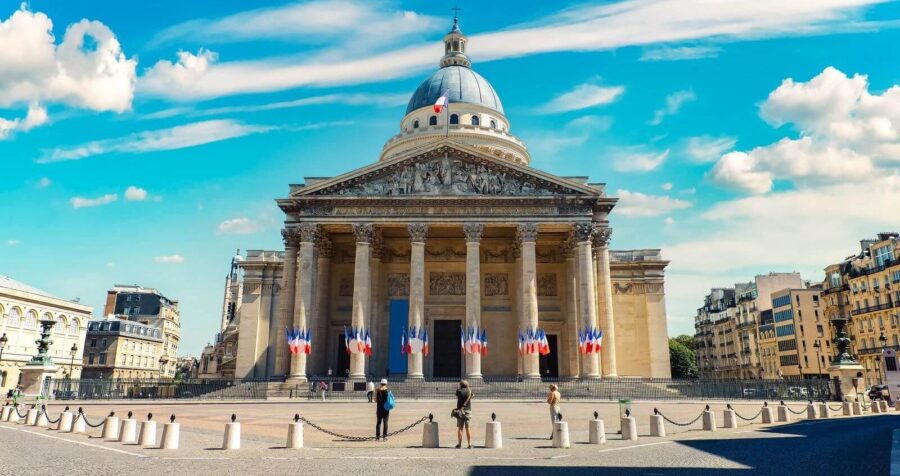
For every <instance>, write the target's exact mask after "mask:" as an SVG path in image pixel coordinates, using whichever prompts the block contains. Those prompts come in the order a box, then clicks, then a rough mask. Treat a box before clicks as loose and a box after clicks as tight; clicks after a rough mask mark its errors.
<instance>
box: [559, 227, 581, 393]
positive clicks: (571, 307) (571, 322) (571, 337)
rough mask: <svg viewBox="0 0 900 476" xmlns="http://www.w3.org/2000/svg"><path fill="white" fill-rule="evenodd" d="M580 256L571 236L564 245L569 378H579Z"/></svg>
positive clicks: (567, 373) (566, 352)
mask: <svg viewBox="0 0 900 476" xmlns="http://www.w3.org/2000/svg"><path fill="white" fill-rule="evenodd" d="M577 254H578V252H577V249H576V245H575V237H574V235H572V234H570V235H569V237H568V239H567V240H566V242H565V243H564V244H563V256H565V258H566V286H565V288H566V315H565V320H566V347H565V348H566V350H565V357H566V362H567V363H568V367H567V369H568V371H567V372H566V376H567V377H578V375H579V372H580V370H579V365H578V356H579V351H578V331H579V329H580V326H579V324H578V322H579V319H578V262H577V260H576V255H577Z"/></svg>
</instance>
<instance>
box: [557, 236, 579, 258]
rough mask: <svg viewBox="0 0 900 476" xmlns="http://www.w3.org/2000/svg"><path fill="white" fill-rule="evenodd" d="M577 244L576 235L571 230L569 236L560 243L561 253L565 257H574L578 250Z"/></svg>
mask: <svg viewBox="0 0 900 476" xmlns="http://www.w3.org/2000/svg"><path fill="white" fill-rule="evenodd" d="M576 245H577V243H575V235H574V234H573V233H571V232H570V233H569V234H568V236H566V241H563V242H562V243H561V244H560V245H559V249H560V254H562V257H563V258H564V259H574V258H575V257H576V256H577V252H576V251H575V250H576Z"/></svg>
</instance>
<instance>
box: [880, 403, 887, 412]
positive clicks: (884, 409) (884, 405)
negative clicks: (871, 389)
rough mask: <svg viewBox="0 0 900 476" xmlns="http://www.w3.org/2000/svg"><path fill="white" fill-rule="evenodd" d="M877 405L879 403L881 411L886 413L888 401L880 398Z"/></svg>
mask: <svg viewBox="0 0 900 476" xmlns="http://www.w3.org/2000/svg"><path fill="white" fill-rule="evenodd" d="M879 405H881V413H887V412H888V403H887V401H885V400H881V401H880V403H879Z"/></svg>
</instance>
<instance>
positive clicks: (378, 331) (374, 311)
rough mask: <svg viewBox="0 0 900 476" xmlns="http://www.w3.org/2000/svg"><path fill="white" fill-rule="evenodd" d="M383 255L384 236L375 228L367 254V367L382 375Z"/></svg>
mask: <svg viewBox="0 0 900 476" xmlns="http://www.w3.org/2000/svg"><path fill="white" fill-rule="evenodd" d="M383 255H384V238H383V237H382V234H381V228H375V234H374V235H373V238H372V247H371V253H370V255H369V329H371V332H372V347H373V352H372V356H371V357H369V361H368V363H367V365H366V366H367V367H368V369H369V373H371V374H375V375H384V371H385V369H386V368H387V364H388V360H387V359H388V350H389V349H388V345H389V344H388V322H387V319H386V318H385V316H384V313H383V312H382V305H381V259H382V257H383Z"/></svg>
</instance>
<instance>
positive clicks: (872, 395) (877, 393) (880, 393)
mask: <svg viewBox="0 0 900 476" xmlns="http://www.w3.org/2000/svg"><path fill="white" fill-rule="evenodd" d="M866 395H867V396H868V397H869V400H889V399H890V396H889V395H888V386H887V385H872V386H871V387H869V390H868V391H866Z"/></svg>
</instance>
